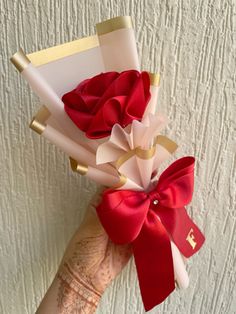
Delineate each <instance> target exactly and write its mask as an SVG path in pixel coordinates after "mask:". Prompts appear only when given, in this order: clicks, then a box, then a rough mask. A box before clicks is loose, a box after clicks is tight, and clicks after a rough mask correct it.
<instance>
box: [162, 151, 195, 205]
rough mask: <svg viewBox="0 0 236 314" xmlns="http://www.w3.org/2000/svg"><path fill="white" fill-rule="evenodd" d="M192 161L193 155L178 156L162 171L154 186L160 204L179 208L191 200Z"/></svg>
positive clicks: (192, 183)
mask: <svg viewBox="0 0 236 314" xmlns="http://www.w3.org/2000/svg"><path fill="white" fill-rule="evenodd" d="M194 161H195V159H194V157H183V158H180V159H178V160H177V161H175V162H174V163H173V164H172V165H171V166H169V167H168V168H167V169H166V170H165V171H164V172H163V173H162V175H161V176H160V178H159V180H158V183H157V186H156V190H157V191H158V193H159V195H160V201H159V203H160V205H162V206H165V207H169V208H181V207H183V206H186V205H187V204H189V203H190V202H191V199H192V195H193V186H194V175H193V173H194Z"/></svg>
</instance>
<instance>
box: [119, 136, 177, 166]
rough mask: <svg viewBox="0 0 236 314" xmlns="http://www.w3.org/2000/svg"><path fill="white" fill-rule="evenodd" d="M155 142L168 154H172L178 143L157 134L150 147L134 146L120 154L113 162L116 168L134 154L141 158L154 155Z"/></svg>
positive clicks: (148, 157)
mask: <svg viewBox="0 0 236 314" xmlns="http://www.w3.org/2000/svg"><path fill="white" fill-rule="evenodd" d="M157 144H158V145H161V146H163V147H164V148H165V149H166V150H167V151H168V152H169V153H170V154H173V153H174V151H176V149H177V147H178V145H177V144H176V143H175V142H173V141H172V140H170V139H169V138H168V137H166V136H164V135H158V136H157V137H156V139H155V141H154V145H153V146H152V147H151V148H149V149H142V148H141V147H136V148H134V149H131V150H129V151H128V152H127V153H125V154H124V155H122V156H121V157H120V158H119V159H118V160H117V161H116V163H115V165H116V168H117V169H119V168H120V167H121V166H122V165H123V164H124V163H125V162H126V161H127V160H129V159H130V158H131V157H133V156H135V155H136V156H137V157H139V158H141V159H151V158H152V157H153V156H154V155H155V152H156V145H157Z"/></svg>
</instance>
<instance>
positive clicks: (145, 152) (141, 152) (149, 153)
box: [115, 146, 156, 169]
mask: <svg viewBox="0 0 236 314" xmlns="http://www.w3.org/2000/svg"><path fill="white" fill-rule="evenodd" d="M155 151H156V147H155V146H152V147H151V148H150V149H142V148H141V147H136V148H134V149H132V150H130V151H128V152H127V153H125V154H124V155H122V156H121V157H120V158H119V159H118V160H117V161H116V163H115V165H116V168H117V169H119V168H120V167H121V166H122V165H123V164H124V163H125V162H126V161H127V160H128V159H130V158H131V157H133V156H135V155H136V156H137V157H139V158H141V159H151V158H152V157H153V156H154V154H155Z"/></svg>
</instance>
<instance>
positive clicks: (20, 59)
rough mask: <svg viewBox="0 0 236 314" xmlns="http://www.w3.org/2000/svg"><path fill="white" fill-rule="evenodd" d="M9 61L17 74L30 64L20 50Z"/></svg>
mask: <svg viewBox="0 0 236 314" xmlns="http://www.w3.org/2000/svg"><path fill="white" fill-rule="evenodd" d="M10 60H11V62H12V63H13V64H14V66H15V67H16V68H17V70H18V71H19V72H22V71H23V70H24V69H26V68H27V67H28V65H29V64H30V60H29V59H28V57H27V56H26V54H25V53H24V51H23V50H22V49H21V48H20V50H19V51H17V52H16V53H15V54H14V55H13V56H12V57H11V58H10Z"/></svg>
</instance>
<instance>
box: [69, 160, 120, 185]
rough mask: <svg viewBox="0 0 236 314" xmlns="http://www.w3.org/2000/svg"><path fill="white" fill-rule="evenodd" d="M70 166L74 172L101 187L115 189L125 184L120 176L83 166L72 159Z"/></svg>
mask: <svg viewBox="0 0 236 314" xmlns="http://www.w3.org/2000/svg"><path fill="white" fill-rule="evenodd" d="M70 164H71V168H72V170H73V171H74V172H78V173H79V174H81V175H86V177H88V178H89V179H91V180H93V181H95V182H96V183H99V184H101V185H104V186H107V187H113V186H119V185H123V183H124V181H123V178H120V177H118V176H116V177H115V176H113V175H111V174H108V173H106V172H104V171H101V170H99V169H97V168H94V167H91V166H87V165H84V164H81V163H80V162H77V161H76V160H75V159H73V158H71V157H70Z"/></svg>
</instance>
